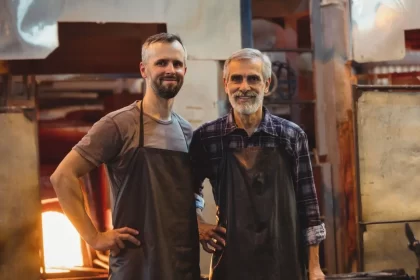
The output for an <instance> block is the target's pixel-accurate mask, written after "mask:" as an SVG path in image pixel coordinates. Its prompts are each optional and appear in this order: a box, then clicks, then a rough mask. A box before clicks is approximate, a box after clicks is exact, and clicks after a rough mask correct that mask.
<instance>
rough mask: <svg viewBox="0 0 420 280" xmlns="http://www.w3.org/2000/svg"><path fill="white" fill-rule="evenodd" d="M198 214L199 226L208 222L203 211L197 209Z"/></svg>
mask: <svg viewBox="0 0 420 280" xmlns="http://www.w3.org/2000/svg"><path fill="white" fill-rule="evenodd" d="M196 213H197V222H198V224H201V223H205V222H206V221H205V220H204V216H203V212H202V211H201V209H200V208H196Z"/></svg>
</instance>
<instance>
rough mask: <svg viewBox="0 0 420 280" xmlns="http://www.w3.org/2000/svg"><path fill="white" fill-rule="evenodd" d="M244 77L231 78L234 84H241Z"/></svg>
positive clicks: (234, 76)
mask: <svg viewBox="0 0 420 280" xmlns="http://www.w3.org/2000/svg"><path fill="white" fill-rule="evenodd" d="M242 79H243V78H242V76H240V75H232V76H231V77H230V80H231V81H232V82H234V83H241V82H242Z"/></svg>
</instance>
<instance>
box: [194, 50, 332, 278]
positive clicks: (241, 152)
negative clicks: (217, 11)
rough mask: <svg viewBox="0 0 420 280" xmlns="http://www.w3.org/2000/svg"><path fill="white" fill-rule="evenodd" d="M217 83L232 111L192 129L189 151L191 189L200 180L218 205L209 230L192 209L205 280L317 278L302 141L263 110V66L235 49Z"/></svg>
mask: <svg viewBox="0 0 420 280" xmlns="http://www.w3.org/2000/svg"><path fill="white" fill-rule="evenodd" d="M223 77H224V85H225V91H226V93H227V95H228V97H229V101H230V104H231V105H232V108H233V109H232V111H231V112H230V113H229V114H228V115H226V116H224V117H222V118H219V119H217V120H215V121H213V122H210V123H206V124H204V125H202V126H201V127H199V128H198V129H197V130H196V131H195V132H194V135H193V139H192V142H191V147H190V155H191V157H192V161H193V166H194V168H195V175H196V182H195V184H196V187H197V188H199V189H200V188H201V186H202V182H203V180H204V179H205V178H208V179H209V180H210V182H211V185H212V187H213V194H214V198H215V201H216V204H217V206H218V213H217V214H218V215H217V216H218V225H217V226H215V225H211V224H208V223H206V222H205V221H204V220H203V218H202V216H201V209H200V208H201V206H199V205H202V204H203V203H202V201H201V203H197V207H198V208H197V214H198V221H199V233H200V242H201V243H202V245H203V248H204V250H206V251H207V252H212V253H214V254H213V259H212V264H211V273H210V276H211V279H212V280H224V279H261V280H262V279H264V280H269V279H285V280H292V279H293V280H301V279H307V269H306V268H307V267H308V268H309V278H310V279H323V277H324V275H323V273H322V271H321V269H320V265H319V257H318V244H319V243H320V242H321V241H322V240H324V239H325V235H326V233H325V227H324V224H323V223H322V222H321V221H320V215H319V207H318V202H317V197H316V192H315V187H314V180H313V176H312V167H311V160H310V156H309V151H308V142H307V136H306V134H305V133H304V131H303V130H302V129H301V128H300V127H299V126H297V125H296V124H294V123H292V122H290V121H287V120H285V119H282V118H279V117H277V116H274V115H272V114H270V112H269V111H268V110H267V109H266V108H264V107H263V100H264V95H265V94H266V93H267V92H268V89H269V85H270V82H271V62H270V60H269V58H268V57H267V56H266V55H263V54H262V53H261V52H260V51H258V50H255V49H242V50H240V51H238V52H236V53H234V54H233V55H232V56H231V57H230V58H229V59H228V60H226V62H225V66H224V73H223ZM198 201H199V199H198ZM307 246H309V262H307V252H308V250H307ZM307 264H309V266H307Z"/></svg>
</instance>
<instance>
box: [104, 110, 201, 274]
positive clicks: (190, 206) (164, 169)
mask: <svg viewBox="0 0 420 280" xmlns="http://www.w3.org/2000/svg"><path fill="white" fill-rule="evenodd" d="M174 121H178V123H179V120H178V119H176V120H174ZM181 129H182V127H181ZM184 136H185V133H184ZM139 138H140V145H139V147H138V149H137V151H136V153H135V155H134V156H133V158H132V160H131V162H130V169H129V170H130V175H131V176H130V180H132V182H125V184H124V185H123V187H122V188H121V190H120V191H119V193H118V195H117V198H116V200H115V207H114V211H113V223H114V227H115V228H121V227H126V226H127V227H131V228H134V229H137V230H138V231H139V232H140V234H139V236H138V238H139V240H140V242H141V246H136V245H134V244H132V243H130V242H125V245H126V248H125V249H123V250H122V251H121V252H120V254H118V255H117V256H116V257H113V256H111V257H110V273H109V274H110V275H109V279H112V280H160V279H162V280H198V279H200V268H199V240H198V229H197V215H196V211H195V199H194V188H193V183H192V173H191V165H190V161H189V156H188V153H184V152H177V151H170V150H163V149H155V148H146V147H144V130H143V104H141V109H140V137H139ZM187 146H188V145H187ZM129 186H131V187H129ZM133 186H135V187H133Z"/></svg>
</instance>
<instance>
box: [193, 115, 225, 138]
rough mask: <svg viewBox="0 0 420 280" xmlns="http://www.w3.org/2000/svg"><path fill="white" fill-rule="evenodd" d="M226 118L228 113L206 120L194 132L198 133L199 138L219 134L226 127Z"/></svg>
mask: <svg viewBox="0 0 420 280" xmlns="http://www.w3.org/2000/svg"><path fill="white" fill-rule="evenodd" d="M227 119H228V115H225V116H223V117H221V118H218V119H215V120H214V121H210V122H206V123H204V124H202V125H201V126H199V127H198V128H197V129H196V130H195V131H194V134H197V135H200V138H208V137H215V136H220V135H222V133H223V131H224V130H225V128H226V124H227Z"/></svg>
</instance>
